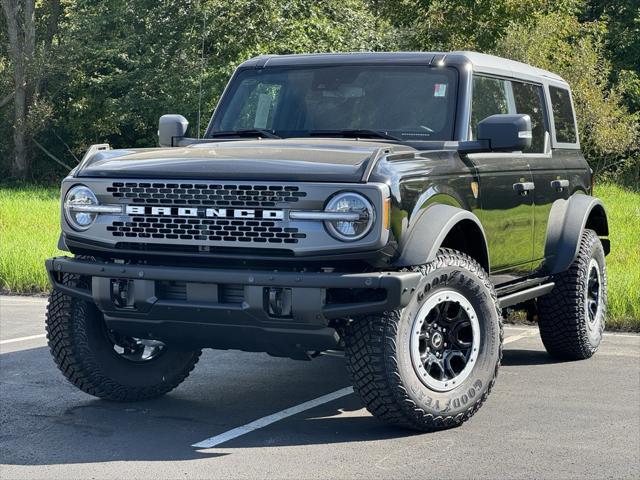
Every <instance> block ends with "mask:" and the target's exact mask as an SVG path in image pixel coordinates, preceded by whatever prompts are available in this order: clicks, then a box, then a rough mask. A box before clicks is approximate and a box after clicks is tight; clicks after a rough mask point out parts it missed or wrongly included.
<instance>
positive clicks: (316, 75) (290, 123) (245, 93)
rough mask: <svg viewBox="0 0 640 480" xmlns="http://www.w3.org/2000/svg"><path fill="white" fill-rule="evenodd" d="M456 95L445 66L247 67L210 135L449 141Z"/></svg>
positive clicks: (452, 76) (454, 81) (454, 82)
mask: <svg viewBox="0 0 640 480" xmlns="http://www.w3.org/2000/svg"><path fill="white" fill-rule="evenodd" d="M456 90H457V73H456V71H455V70H454V69H451V68H435V67H434V68H432V67H427V66H397V65H389V66H386V65H385V66H382V65H378V66H370V65H362V66H351V65H349V66H331V67H305V68H292V67H277V68H266V69H247V70H243V71H241V72H239V73H238V75H237V76H236V78H235V80H234V82H233V84H232V85H231V87H230V89H229V93H228V94H227V95H225V98H223V100H222V103H221V105H220V107H219V109H218V111H217V112H216V116H215V118H214V122H213V124H212V128H211V130H210V131H209V132H208V133H209V136H215V135H216V134H218V135H220V134H224V133H223V132H225V133H228V132H238V131H240V132H242V131H244V133H251V132H253V133H254V134H259V132H260V131H263V132H265V131H267V132H269V133H270V134H273V135H277V136H278V137H282V138H287V137H305V136H313V135H315V136H341V135H343V136H348V134H350V133H351V134H354V133H355V134H357V136H380V137H381V138H398V139H400V140H403V141H420V140H422V141H424V140H452V139H453V129H454V115H455V100H456V98H455V97H456ZM256 132H258V133H256ZM385 135H386V136H385Z"/></svg>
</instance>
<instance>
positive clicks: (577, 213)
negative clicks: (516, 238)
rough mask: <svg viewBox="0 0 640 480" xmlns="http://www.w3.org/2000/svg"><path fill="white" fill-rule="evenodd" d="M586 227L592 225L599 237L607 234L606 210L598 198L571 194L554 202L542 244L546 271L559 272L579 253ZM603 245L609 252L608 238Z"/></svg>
mask: <svg viewBox="0 0 640 480" xmlns="http://www.w3.org/2000/svg"><path fill="white" fill-rule="evenodd" d="M592 214H594V216H592ZM590 218H591V221H590ZM587 222H590V223H589V225H588V224H587ZM585 228H593V229H594V230H595V231H596V233H597V234H598V235H599V236H601V237H606V236H607V235H609V223H608V219H607V211H606V209H605V207H604V204H603V203H602V201H601V200H600V199H598V198H596V197H592V196H590V195H584V194H577V195H576V194H574V195H572V196H571V197H570V198H569V199H568V200H556V201H555V202H554V203H553V205H552V207H551V212H550V213H549V223H548V226H547V236H546V240H545V248H544V256H545V258H546V259H547V260H546V270H547V271H548V273H550V274H555V273H560V272H563V271H565V270H566V269H567V268H569V265H571V264H572V263H573V261H574V260H575V259H576V257H577V255H578V249H579V248H580V239H581V238H582V232H584V229H585ZM603 246H604V249H605V253H606V254H608V253H609V241H608V240H607V241H604V242H603Z"/></svg>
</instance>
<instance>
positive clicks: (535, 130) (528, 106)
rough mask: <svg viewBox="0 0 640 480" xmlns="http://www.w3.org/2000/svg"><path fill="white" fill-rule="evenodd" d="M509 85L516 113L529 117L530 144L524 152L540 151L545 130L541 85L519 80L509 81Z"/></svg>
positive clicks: (542, 148)
mask: <svg viewBox="0 0 640 480" xmlns="http://www.w3.org/2000/svg"><path fill="white" fill-rule="evenodd" d="M511 85H512V88H513V99H514V101H515V103H516V113H524V114H526V115H529V117H530V118H531V135H532V138H531V146H530V147H529V148H528V149H526V150H525V153H542V152H544V137H545V133H546V132H547V127H546V125H545V115H544V101H543V94H542V87H540V86H538V85H532V84H530V83H521V82H511Z"/></svg>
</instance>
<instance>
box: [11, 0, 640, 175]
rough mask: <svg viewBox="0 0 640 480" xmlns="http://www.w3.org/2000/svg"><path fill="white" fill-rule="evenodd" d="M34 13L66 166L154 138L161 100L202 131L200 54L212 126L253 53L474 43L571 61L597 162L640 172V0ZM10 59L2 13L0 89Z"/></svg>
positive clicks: (38, 156) (587, 144) (114, 1)
mask: <svg viewBox="0 0 640 480" xmlns="http://www.w3.org/2000/svg"><path fill="white" fill-rule="evenodd" d="M36 22H37V24H36V33H37V42H36V43H37V54H36V55H35V59H34V61H33V62H32V63H33V64H32V65H30V68H31V69H32V74H33V78H36V79H37V85H35V89H34V97H33V99H32V100H33V102H32V103H31V105H30V112H29V115H28V118H27V125H28V133H29V135H32V136H33V138H35V140H37V141H38V143H40V144H41V145H43V147H44V148H46V149H47V150H48V151H49V152H51V153H52V154H53V155H55V156H56V157H58V158H59V159H61V160H62V161H63V162H65V163H67V164H69V165H75V163H76V161H77V158H79V157H81V156H82V154H83V153H84V151H85V150H86V148H87V147H88V146H89V145H90V144H92V143H101V142H109V143H110V144H111V145H113V146H114V147H117V148H119V147H147V146H155V145H156V137H155V131H156V126H157V120H158V117H159V116H160V115H162V114H164V113H181V114H183V115H185V116H186V117H187V118H188V119H189V121H190V123H191V131H190V134H191V135H194V136H195V135H196V134H197V132H196V131H195V127H196V123H197V112H198V99H199V87H200V76H201V66H203V67H204V68H203V69H202V71H203V75H202V126H201V129H200V130H201V131H202V130H204V126H205V125H206V123H207V121H208V117H209V116H210V114H211V112H212V111H213V109H214V107H215V105H216V102H217V100H218V98H219V96H220V94H221V92H222V90H223V89H224V86H225V84H226V82H227V80H228V78H229V76H230V75H231V73H232V72H233V70H234V68H235V67H236V66H237V65H238V64H239V63H241V62H242V61H244V60H246V59H248V58H250V57H252V56H255V55H259V54H263V53H283V54H284V53H300V52H321V51H358V50H403V49H404V50H453V49H472V50H479V51H486V52H494V53H498V54H502V55H505V56H509V57H511V58H515V59H519V60H523V61H526V62H529V63H533V64H535V65H538V66H540V67H543V68H547V69H549V70H551V71H554V72H558V73H560V74H561V75H562V76H563V77H565V78H566V79H567V80H568V81H569V83H570V84H571V85H572V88H573V91H574V97H575V102H576V107H577V111H578V118H579V121H580V134H581V139H582V144H583V147H584V150H585V154H586V155H587V157H588V159H589V162H590V163H591V165H592V166H593V167H594V169H595V170H597V171H599V172H603V174H606V175H608V176H609V177H610V178H615V179H618V180H620V179H624V180H626V183H627V184H631V185H637V184H639V183H640V179H639V178H638V176H637V172H638V171H640V153H638V143H640V140H639V139H638V133H637V131H638V129H637V122H638V120H637V117H634V116H633V115H631V114H629V110H630V111H632V112H638V110H639V107H640V76H639V75H640V70H639V69H640V33H639V28H640V5H639V2H638V0H619V1H617V2H609V1H605V0H558V1H554V2H549V1H548V0H529V1H527V2H521V1H520V0H462V1H457V2H450V1H445V0H322V1H317V2H308V1H306V0H160V1H158V0H111V1H108V2H102V1H99V0H39V1H38V2H36ZM203 22H204V25H203ZM203 27H204V28H203ZM203 31H204V59H203V60H204V61H203V64H201V58H200V54H201V49H202V46H203V38H202V34H203ZM11 72H12V65H11V62H10V61H9V59H8V56H7V37H6V25H5V19H4V18H0V101H2V99H3V98H4V97H6V95H7V94H9V93H10V92H11V91H12V90H13V88H14V87H13V80H12V78H11ZM12 118H13V116H12V105H11V103H10V102H9V103H8V104H5V105H4V107H0V138H1V139H2V141H0V176H5V175H6V172H7V171H8V165H9V160H10V158H11V152H12V145H11V133H12V129H13V120H12ZM31 154H32V156H33V157H35V162H34V172H33V177H35V178H40V179H43V178H44V179H50V180H55V179H57V178H59V177H60V176H62V175H63V174H64V173H66V172H64V170H63V169H62V168H61V167H60V166H59V165H58V164H56V163H54V162H52V161H51V160H50V158H49V157H48V156H47V155H46V154H45V153H44V152H43V151H41V150H40V149H39V148H38V147H36V146H35V144H31ZM74 157H75V158H74Z"/></svg>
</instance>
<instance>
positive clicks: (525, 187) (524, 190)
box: [513, 182, 536, 195]
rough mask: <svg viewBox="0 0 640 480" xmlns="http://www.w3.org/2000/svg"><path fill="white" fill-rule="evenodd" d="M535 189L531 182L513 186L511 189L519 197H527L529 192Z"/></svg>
mask: <svg viewBox="0 0 640 480" xmlns="http://www.w3.org/2000/svg"><path fill="white" fill-rule="evenodd" d="M535 188H536V184H535V183H533V182H519V183H514V184H513V189H514V190H515V191H516V192H518V193H519V194H520V195H529V191H530V190H533V189H535Z"/></svg>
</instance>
